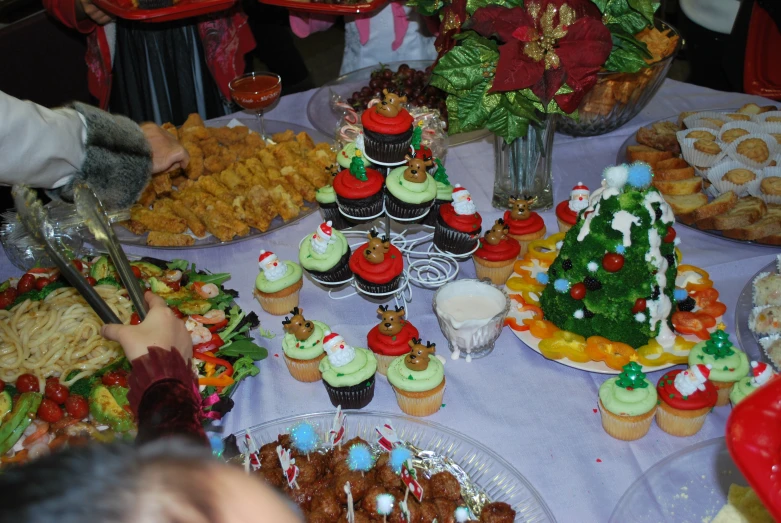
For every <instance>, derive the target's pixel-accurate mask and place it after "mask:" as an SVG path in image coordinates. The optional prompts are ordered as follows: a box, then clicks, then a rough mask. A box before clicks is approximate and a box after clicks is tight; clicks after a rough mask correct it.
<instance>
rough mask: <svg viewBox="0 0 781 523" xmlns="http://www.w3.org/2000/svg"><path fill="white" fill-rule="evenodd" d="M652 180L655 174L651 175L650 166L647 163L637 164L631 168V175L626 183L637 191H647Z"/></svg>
mask: <svg viewBox="0 0 781 523" xmlns="http://www.w3.org/2000/svg"><path fill="white" fill-rule="evenodd" d="M652 178H653V174H652V173H651V166H650V165H648V164H647V163H645V162H635V163H633V164H632V165H630V166H629V175H628V176H627V179H626V183H628V184H629V185H630V186H631V187H634V188H635V189H645V188H646V187H648V186H649V185H651V179H652Z"/></svg>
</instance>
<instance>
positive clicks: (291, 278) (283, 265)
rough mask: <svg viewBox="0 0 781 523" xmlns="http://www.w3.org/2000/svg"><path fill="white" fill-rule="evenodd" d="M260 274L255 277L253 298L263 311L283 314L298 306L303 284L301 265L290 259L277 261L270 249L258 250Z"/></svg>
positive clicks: (278, 314)
mask: <svg viewBox="0 0 781 523" xmlns="http://www.w3.org/2000/svg"><path fill="white" fill-rule="evenodd" d="M258 267H259V268H260V274H258V277H257V278H255V292H254V293H253V294H254V295H255V298H256V299H257V300H258V302H259V303H260V306H261V307H262V308H263V310H264V311H266V312H268V313H269V314H275V315H277V316H284V315H285V314H287V313H288V311H290V310H292V309H293V307H297V306H298V293H299V291H300V290H301V287H302V286H303V285H304V281H303V271H302V270H301V266H300V265H299V264H297V263H295V262H292V261H284V262H282V261H279V258H277V255H276V254H274V253H273V252H271V251H265V250H261V251H260V256H259V257H258Z"/></svg>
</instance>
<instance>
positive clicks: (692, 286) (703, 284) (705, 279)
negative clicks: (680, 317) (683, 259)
mask: <svg viewBox="0 0 781 523" xmlns="http://www.w3.org/2000/svg"><path fill="white" fill-rule="evenodd" d="M684 272H694V273H696V274H697V275H699V277H700V279H699V281H697V282H688V283H687V284H686V287H684V288H685V289H686V291H687V292H692V291H701V290H704V289H709V288H711V287H713V282H712V281H711V279H710V274H708V273H707V272H706V271H705V270H703V269H700V268H699V267H695V266H694V265H686V264H684V265H679V266H678V274H681V273H684Z"/></svg>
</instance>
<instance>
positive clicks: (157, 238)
mask: <svg viewBox="0 0 781 523" xmlns="http://www.w3.org/2000/svg"><path fill="white" fill-rule="evenodd" d="M194 243H195V238H193V237H192V236H190V235H188V234H173V233H170V232H159V231H150V232H149V236H147V237H146V244H147V245H149V246H152V247H189V246H190V245H193V244H194Z"/></svg>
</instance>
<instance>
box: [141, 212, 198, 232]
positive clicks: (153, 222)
mask: <svg viewBox="0 0 781 523" xmlns="http://www.w3.org/2000/svg"><path fill="white" fill-rule="evenodd" d="M130 219H131V220H133V221H136V222H138V223H140V224H141V225H143V226H144V227H146V228H147V229H149V230H150V231H159V232H172V233H183V232H184V231H186V230H187V223H185V221H184V220H182V219H181V218H179V217H176V216H169V215H168V214H164V213H159V212H155V211H150V210H149V209H144V208H142V207H139V206H137V205H136V206H133V208H132V209H130Z"/></svg>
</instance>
